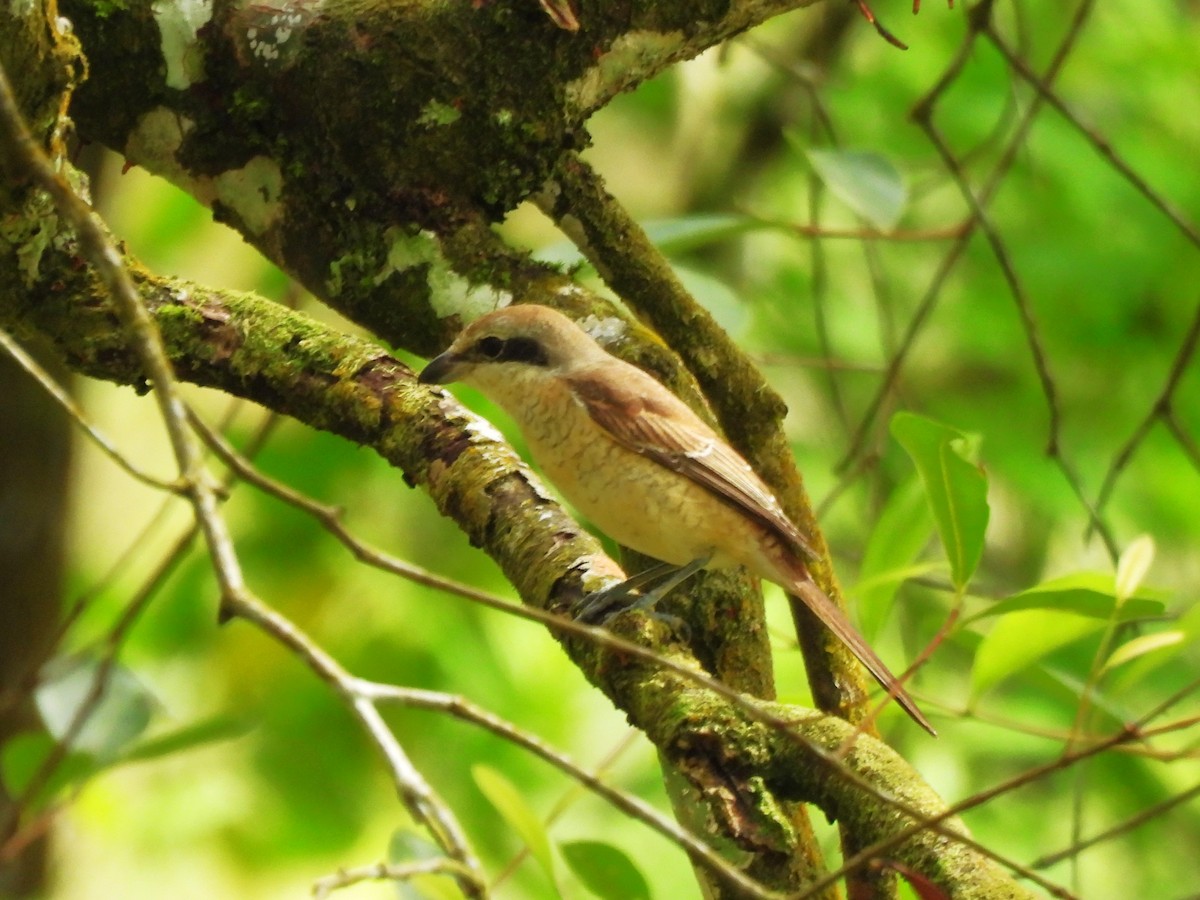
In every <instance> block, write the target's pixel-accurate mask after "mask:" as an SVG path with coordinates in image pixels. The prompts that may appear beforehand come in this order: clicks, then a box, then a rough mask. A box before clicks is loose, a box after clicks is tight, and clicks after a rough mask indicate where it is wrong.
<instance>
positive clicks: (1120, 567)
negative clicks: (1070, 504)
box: [1115, 534, 1154, 603]
mask: <svg viewBox="0 0 1200 900" xmlns="http://www.w3.org/2000/svg"><path fill="white" fill-rule="evenodd" d="M1152 562H1154V538H1152V537H1150V535H1148V534H1143V535H1142V536H1141V537H1139V538H1137V540H1135V541H1134V542H1133V543H1132V544H1130V545H1129V546H1128V547H1126V548H1125V552H1124V553H1122V554H1121V558H1120V559H1119V560H1117V578H1116V585H1115V587H1116V594H1117V600H1118V601H1120V602H1122V603H1123V602H1124V601H1126V600H1128V599H1129V598H1130V597H1132V596H1133V595H1134V593H1135V592H1136V591H1137V589H1138V588H1139V587H1141V585H1142V580H1143V579H1144V578H1145V577H1146V573H1147V572H1149V571H1150V564H1151V563H1152Z"/></svg>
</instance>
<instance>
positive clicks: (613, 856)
mask: <svg viewBox="0 0 1200 900" xmlns="http://www.w3.org/2000/svg"><path fill="white" fill-rule="evenodd" d="M558 846H559V849H560V850H561V851H562V855H563V858H564V859H565V860H566V861H567V865H568V866H570V867H571V871H572V872H574V873H575V874H576V876H578V878H579V880H580V881H582V882H583V884H584V886H585V887H586V888H587V889H588V890H589V891H591V892H592V893H593V894H596V895H597V896H599V897H604V898H610V897H620V898H621V900H650V885H648V884H647V883H646V878H645V876H644V875H642V873H641V871H640V870H639V869H638V867H637V866H636V865H634V863H633V860H631V859H630V858H629V856H628V855H627V854H626V853H625V851H624V850H621V849H619V848H617V847H614V846H613V845H612V844H605V843H603V842H601V841H570V842H568V843H564V844H559V845H558Z"/></svg>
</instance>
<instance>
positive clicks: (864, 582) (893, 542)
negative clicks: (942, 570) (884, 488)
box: [851, 478, 933, 637]
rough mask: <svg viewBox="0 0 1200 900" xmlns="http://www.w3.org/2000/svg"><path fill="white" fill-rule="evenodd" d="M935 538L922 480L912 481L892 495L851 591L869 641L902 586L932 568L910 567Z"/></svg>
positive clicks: (881, 515)
mask: <svg viewBox="0 0 1200 900" xmlns="http://www.w3.org/2000/svg"><path fill="white" fill-rule="evenodd" d="M932 536H933V518H932V516H931V515H930V510H929V504H928V503H927V502H926V500H925V494H924V492H923V491H922V490H921V482H920V480H919V479H916V478H913V479H911V480H910V481H909V482H908V483H907V484H905V485H903V486H901V487H899V488H897V489H896V490H895V491H893V492H892V495H891V496H890V497H889V498H888V502H887V503H886V504H885V505H884V507H883V510H882V511H881V512H880V514H879V518H878V519H877V520H876V521H875V527H874V528H873V529H872V530H871V535H870V537H869V538H868V539H867V548H866V551H865V552H864V554H863V562H862V566H861V567H860V569H859V581H858V583H857V584H856V585H855V586H854V587H853V589H852V590H851V593H852V594H853V595H854V597H855V599H856V600H857V607H858V620H859V624H860V626H861V627H862V631H863V634H865V635H866V636H867V637H873V636H874V635H876V634H878V633H879V628H880V627H881V626H882V625H883V623H884V621H885V620H886V619H887V616H888V613H889V612H890V611H891V608H892V602H893V601H894V600H895V599H896V591H897V589H898V588H899V587H900V584H901V583H902V582H903V581H904V580H905V579H907V578H912V577H914V576H915V575H917V574H924V573H925V572H928V571H929V570H930V569H931V568H933V567H932V566H919V567H917V566H912V565H911V563H912V561H913V560H914V559H916V558H917V554H919V553H920V552H921V550H922V549H923V548H924V547H925V545H926V544H928V543H929V539H930V538H931V537H932Z"/></svg>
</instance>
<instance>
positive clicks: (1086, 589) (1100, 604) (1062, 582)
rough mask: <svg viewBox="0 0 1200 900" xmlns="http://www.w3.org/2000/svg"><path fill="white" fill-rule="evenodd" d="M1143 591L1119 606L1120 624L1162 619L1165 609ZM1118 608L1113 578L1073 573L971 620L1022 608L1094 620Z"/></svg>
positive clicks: (987, 610)
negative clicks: (1045, 610)
mask: <svg viewBox="0 0 1200 900" xmlns="http://www.w3.org/2000/svg"><path fill="white" fill-rule="evenodd" d="M1148 593H1149V592H1148V591H1146V590H1145V589H1142V591H1140V592H1139V596H1137V597H1134V598H1131V599H1129V600H1127V601H1126V602H1125V603H1123V604H1121V608H1120V610H1119V611H1117V615H1118V619H1119V621H1129V620H1132V619H1144V618H1152V617H1155V616H1161V615H1162V614H1163V612H1164V610H1165V607H1164V605H1163V603H1162V602H1161V601H1160V600H1156V599H1152V598H1151V597H1149V596H1147V594H1148ZM1116 607H1117V597H1116V584H1115V582H1114V579H1113V576H1112V575H1111V574H1109V573H1105V572H1075V573H1073V574H1070V575H1064V576H1062V577H1060V578H1052V579H1050V580H1049V581H1044V582H1042V583H1041V584H1039V585H1036V586H1034V587H1031V588H1029V589H1027V590H1024V591H1021V593H1019V594H1014V595H1013V596H1011V597H1008V598H1006V599H1004V600H1001V601H999V602H998V603H993V604H992V605H991V606H989V607H987V608H986V609H984V610H982V611H981V612H979V613H977V614H976V615H974V616H972V617H971V619H970V621H975V620H976V619H982V618H986V617H988V616H998V615H1007V614H1008V613H1011V612H1016V611H1018V610H1022V609H1052V610H1058V611H1060V612H1073V613H1078V614H1079V615H1081V616H1091V617H1092V618H1096V619H1109V618H1111V617H1112V616H1113V614H1114V610H1116Z"/></svg>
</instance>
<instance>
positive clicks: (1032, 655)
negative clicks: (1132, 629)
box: [971, 609, 1105, 700]
mask: <svg viewBox="0 0 1200 900" xmlns="http://www.w3.org/2000/svg"><path fill="white" fill-rule="evenodd" d="M1104 626H1105V622H1104V621H1103V620H1101V619H1096V618H1092V617H1090V616H1081V615H1078V614H1076V613H1072V612H1059V611H1055V610H1047V609H1030V610H1024V611H1022V612H1014V613H1009V614H1008V615H1007V616H1005V617H1004V618H1003V619H1001V620H1000V621H999V622H997V623H996V626H995V627H994V628H993V629H992V630H991V631H989V632H988V633H987V634H986V635H984V637H983V640H982V641H981V642H980V644H979V649H978V651H976V653H975V663H974V665H973V666H972V668H971V698H972V699H973V700H974V699H978V698H979V697H980V696H982V695H983V694H985V693H986V692H987V691H989V690H991V689H992V688H993V687H995V686H996V685H997V684H999V683H1000V682H1001V681H1003V680H1004V679H1006V678H1010V677H1011V676H1013V675H1016V674H1017V673H1018V672H1021V671H1022V670H1024V669H1026V668H1027V667H1029V666H1031V665H1033V664H1034V663H1036V662H1037V661H1038V660H1040V659H1042V658H1043V657H1045V656H1046V655H1047V654H1050V653H1052V652H1054V651H1055V650H1057V649H1059V648H1060V647H1064V646H1066V645H1067V644H1070V643H1072V642H1074V641H1077V640H1079V639H1081V638H1083V637H1085V636H1087V635H1088V634H1091V633H1093V632H1096V631H1099V630H1100V629H1102V628H1104Z"/></svg>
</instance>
